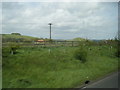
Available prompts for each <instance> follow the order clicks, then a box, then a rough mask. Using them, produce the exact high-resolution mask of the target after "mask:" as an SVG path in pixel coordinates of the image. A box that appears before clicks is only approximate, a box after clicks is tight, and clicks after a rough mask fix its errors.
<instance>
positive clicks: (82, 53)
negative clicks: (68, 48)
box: [74, 47, 87, 63]
mask: <svg viewBox="0 0 120 90" xmlns="http://www.w3.org/2000/svg"><path fill="white" fill-rule="evenodd" d="M74 57H75V58H76V59H78V60H80V61H81V62H83V63H85V62H86V61H87V51H86V50H85V48H84V47H80V48H79V49H77V50H76V51H75V53H74Z"/></svg>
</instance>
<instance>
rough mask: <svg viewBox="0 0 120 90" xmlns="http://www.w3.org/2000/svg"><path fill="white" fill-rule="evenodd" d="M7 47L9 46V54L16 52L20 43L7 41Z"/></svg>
mask: <svg viewBox="0 0 120 90" xmlns="http://www.w3.org/2000/svg"><path fill="white" fill-rule="evenodd" d="M9 48H10V53H11V54H16V53H17V51H16V50H17V49H18V48H20V45H19V44H17V43H9Z"/></svg>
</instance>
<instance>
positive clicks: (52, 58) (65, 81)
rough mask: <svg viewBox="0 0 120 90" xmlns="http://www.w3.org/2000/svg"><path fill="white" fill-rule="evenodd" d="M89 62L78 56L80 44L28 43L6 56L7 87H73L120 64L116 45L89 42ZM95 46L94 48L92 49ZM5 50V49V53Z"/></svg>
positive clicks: (4, 68)
mask: <svg viewBox="0 0 120 90" xmlns="http://www.w3.org/2000/svg"><path fill="white" fill-rule="evenodd" d="M84 48H85V49H86V50H87V53H88V55H87V62H86V63H82V62H81V61H80V60H77V59H76V58H75V57H74V52H75V51H76V50H77V49H79V47H56V48H55V47H54V48H39V47H28V48H27V47H26V48H20V49H18V50H17V54H15V55H7V54H6V55H5V56H4V57H3V83H2V84H3V88H72V87H76V86H78V85H82V84H83V83H84V81H85V80H87V78H86V77H88V79H89V80H95V79H96V78H98V77H101V76H103V75H105V74H107V73H110V72H113V71H115V70H117V68H118V65H117V64H118V58H117V57H116V56H115V52H116V48H114V47H113V48H110V46H109V45H103V46H85V47H84ZM89 48H91V50H90V49H89ZM3 54H5V53H3Z"/></svg>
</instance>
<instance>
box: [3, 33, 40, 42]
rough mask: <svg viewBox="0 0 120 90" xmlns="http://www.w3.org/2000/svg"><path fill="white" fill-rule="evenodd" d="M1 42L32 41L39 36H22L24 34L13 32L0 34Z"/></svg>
mask: <svg viewBox="0 0 120 90" xmlns="http://www.w3.org/2000/svg"><path fill="white" fill-rule="evenodd" d="M1 35H2V41H3V42H9V41H33V40H37V39H39V38H37V37H32V36H24V35H15V34H1Z"/></svg>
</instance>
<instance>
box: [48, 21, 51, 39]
mask: <svg viewBox="0 0 120 90" xmlns="http://www.w3.org/2000/svg"><path fill="white" fill-rule="evenodd" d="M48 25H50V40H51V25H52V23H49V24H48Z"/></svg>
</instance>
